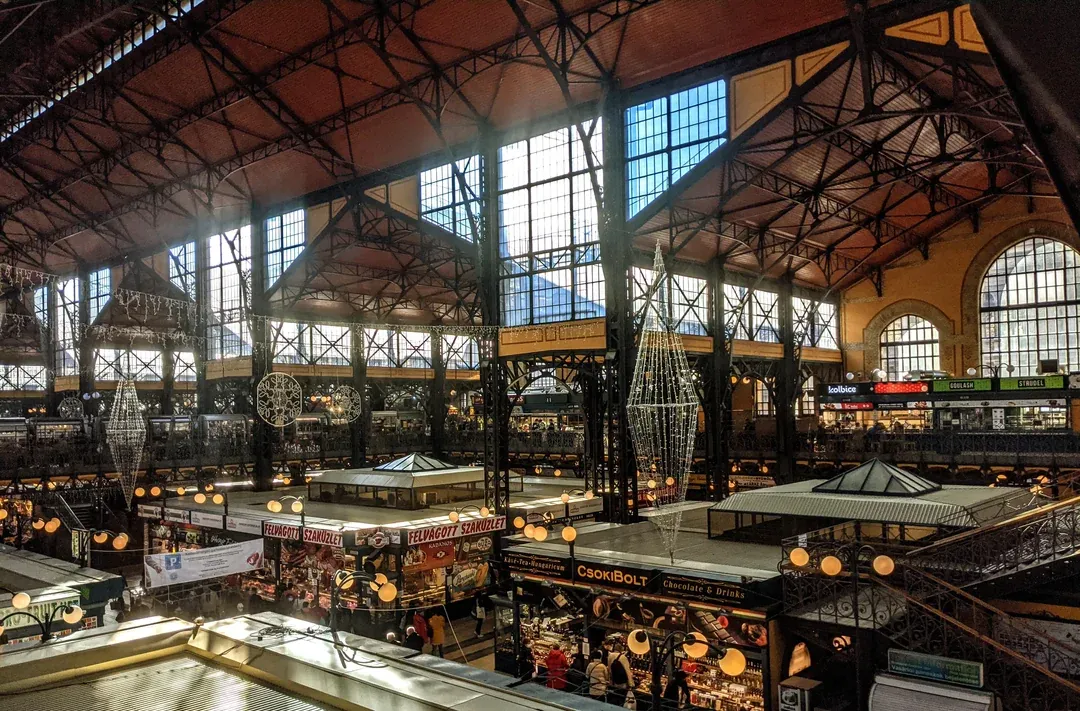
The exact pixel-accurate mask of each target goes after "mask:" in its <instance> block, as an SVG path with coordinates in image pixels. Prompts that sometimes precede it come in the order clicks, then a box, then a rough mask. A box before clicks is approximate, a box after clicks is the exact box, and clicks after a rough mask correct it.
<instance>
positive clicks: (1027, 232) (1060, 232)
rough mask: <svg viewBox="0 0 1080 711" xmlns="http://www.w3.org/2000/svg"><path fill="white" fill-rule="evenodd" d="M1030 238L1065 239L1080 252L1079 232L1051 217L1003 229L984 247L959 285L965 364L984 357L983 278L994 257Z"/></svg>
mask: <svg viewBox="0 0 1080 711" xmlns="http://www.w3.org/2000/svg"><path fill="white" fill-rule="evenodd" d="M1029 237H1049V238H1050V239H1056V240H1058V241H1060V242H1064V243H1065V244H1067V245H1069V246H1070V247H1072V248H1073V249H1075V250H1076V251H1078V252H1080V235H1078V234H1077V232H1076V230H1074V229H1073V228H1071V227H1069V226H1068V225H1066V224H1064V223H1061V222H1053V221H1051V220H1028V221H1027V222H1022V223H1020V224H1019V225H1013V226H1012V227H1009V228H1008V229H1005V230H1002V231H1001V233H999V234H998V235H997V236H995V237H994V238H993V239H991V240H990V241H988V242H987V243H986V244H984V245H983V246H982V249H980V250H979V251H978V252H977V253H976V254H975V256H974V257H973V258H972V260H971V264H969V265H968V268H967V272H965V273H964V283H963V285H962V286H961V288H960V325H961V329H962V333H963V334H964V340H963V347H964V363H966V364H970V365H977V364H978V363H979V362H980V359H981V356H982V354H981V352H980V351H981V348H982V339H981V338H980V332H979V291H980V289H981V288H982V281H983V277H985V276H986V271H987V270H988V269H990V265H991V264H993V263H994V260H995V259H997V258H998V257H999V256H1001V253H1002V252H1004V251H1005V250H1006V249H1008V248H1009V247H1011V246H1013V245H1014V244H1016V243H1017V242H1023V241H1024V240H1025V239H1028V238H1029Z"/></svg>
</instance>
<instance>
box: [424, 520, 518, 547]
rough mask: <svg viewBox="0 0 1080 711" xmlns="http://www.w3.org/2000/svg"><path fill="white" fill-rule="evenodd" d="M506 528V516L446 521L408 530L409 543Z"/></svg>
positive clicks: (439, 539)
mask: <svg viewBox="0 0 1080 711" xmlns="http://www.w3.org/2000/svg"><path fill="white" fill-rule="evenodd" d="M504 528H506V516H488V517H487V518H474V519H469V520H468V521H459V522H457V523H448V524H445V525H443V526H432V527H431V528H421V529H418V530H414V531H409V545H410V546H417V545H420V544H421V543H430V542H432V541H445V540H448V539H451V538H460V537H462V536H472V535H475V534H477V533H497V532H499V531H501V530H503V529H504Z"/></svg>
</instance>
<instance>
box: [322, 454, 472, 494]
mask: <svg viewBox="0 0 1080 711" xmlns="http://www.w3.org/2000/svg"><path fill="white" fill-rule="evenodd" d="M312 476H313V477H314V479H313V483H314V484H320V485H323V486H326V485H328V484H329V485H335V484H340V485H342V486H368V487H378V488H380V489H425V488H428V487H433V486H450V485H453V484H471V483H477V484H480V483H483V481H484V468H483V467H459V466H457V465H454V464H448V463H446V462H443V461H440V460H438V459H433V458H431V457H427V456H424V455H423V454H410V455H407V456H405V457H401V458H399V459H395V460H393V461H390V462H387V463H386V464H382V465H379V466H377V467H372V468H364V469H332V470H326V471H320V472H313V473H312Z"/></svg>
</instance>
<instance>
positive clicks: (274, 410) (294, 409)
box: [255, 373, 303, 427]
mask: <svg viewBox="0 0 1080 711" xmlns="http://www.w3.org/2000/svg"><path fill="white" fill-rule="evenodd" d="M302 398H303V392H301V390H300V383H298V382H296V378H294V377H292V376H291V375H287V374H285V373H270V374H268V375H266V376H264V377H263V379H262V380H260V381H259V385H258V387H256V388H255V399H256V409H257V411H258V413H259V417H261V418H262V419H263V421H264V422H266V423H267V424H270V425H273V426H274V427H285V426H286V425H290V424H292V422H293V421H294V420H295V419H296V416H297V415H299V414H300V403H301V400H302Z"/></svg>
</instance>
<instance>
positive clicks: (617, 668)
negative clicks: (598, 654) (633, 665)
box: [608, 650, 634, 706]
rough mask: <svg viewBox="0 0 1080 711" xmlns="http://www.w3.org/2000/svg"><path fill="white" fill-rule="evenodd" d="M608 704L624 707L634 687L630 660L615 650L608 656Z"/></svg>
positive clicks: (624, 654) (620, 651)
mask: <svg viewBox="0 0 1080 711" xmlns="http://www.w3.org/2000/svg"><path fill="white" fill-rule="evenodd" d="M608 675H609V678H610V681H609V684H610V686H609V689H608V703H609V704H614V705H615V706H622V705H623V704H625V703H626V694H627V692H628V691H630V689H632V688H633V687H634V673H633V672H632V671H631V670H630V660H629V659H628V658H627V656H626V653H625V652H623V651H622V650H615V651H613V652H612V653H611V654H609V655H608Z"/></svg>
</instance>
